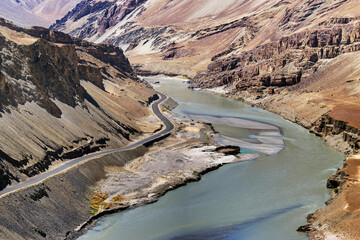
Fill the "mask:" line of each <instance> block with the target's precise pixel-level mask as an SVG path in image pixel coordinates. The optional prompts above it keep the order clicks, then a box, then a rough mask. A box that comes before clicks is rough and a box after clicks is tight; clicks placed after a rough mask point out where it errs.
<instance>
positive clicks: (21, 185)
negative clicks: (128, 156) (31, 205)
mask: <svg viewBox="0 0 360 240" xmlns="http://www.w3.org/2000/svg"><path fill="white" fill-rule="evenodd" d="M157 94H158V96H159V97H160V98H159V99H158V100H157V101H156V102H154V103H153V104H152V110H153V112H154V113H155V114H156V116H158V117H159V118H160V120H161V121H162V122H163V123H164V124H165V129H164V130H162V131H161V132H159V133H156V134H154V135H152V136H151V137H148V138H145V139H142V140H140V141H138V142H135V143H132V144H130V145H128V146H126V147H122V148H117V149H112V150H108V151H104V152H97V153H92V154H89V155H86V156H83V157H79V158H75V159H72V160H69V161H67V162H66V163H64V164H63V165H61V166H59V167H57V168H55V169H53V170H50V171H48V172H46V173H43V174H40V175H38V176H35V177H33V178H30V179H29V180H27V181H24V182H21V183H19V184H17V185H13V186H9V187H7V188H5V189H3V190H2V191H0V197H1V196H3V195H5V194H8V193H10V192H14V191H17V190H19V189H21V188H25V187H28V186H31V185H34V184H37V183H40V182H41V181H43V180H44V179H45V178H48V177H51V176H53V175H55V174H58V173H60V172H63V171H65V170H67V169H69V168H71V167H73V166H75V165H77V164H78V163H80V162H83V161H85V160H89V159H90V158H94V157H98V156H103V155H107V154H110V153H115V152H119V151H123V150H128V149H132V148H135V147H138V146H140V145H144V144H147V143H150V142H153V141H154V140H157V139H160V138H162V137H164V136H165V135H166V134H168V133H169V132H170V131H171V130H173V129H174V124H173V123H172V122H171V121H170V120H169V119H168V118H167V117H165V116H164V115H163V114H162V112H161V110H160V108H159V105H160V104H161V103H162V102H163V101H165V100H166V98H167V96H166V95H165V94H163V93H160V92H157Z"/></svg>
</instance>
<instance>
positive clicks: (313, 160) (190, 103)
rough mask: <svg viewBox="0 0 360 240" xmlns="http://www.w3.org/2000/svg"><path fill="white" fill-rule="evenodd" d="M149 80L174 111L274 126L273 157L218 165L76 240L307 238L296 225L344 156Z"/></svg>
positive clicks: (227, 130) (248, 110) (247, 112)
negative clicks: (277, 140)
mask: <svg viewBox="0 0 360 240" xmlns="http://www.w3.org/2000/svg"><path fill="white" fill-rule="evenodd" d="M149 81H150V82H154V81H159V82H160V84H157V85H158V86H159V87H158V88H157V90H159V91H162V92H164V93H166V94H167V95H169V96H171V97H172V98H173V99H175V100H176V101H177V102H178V103H179V106H178V107H177V108H176V109H175V110H174V112H176V113H179V114H181V115H183V116H185V117H189V115H188V114H207V115H216V116H231V117H242V118H247V119H253V120H257V121H261V122H265V123H270V124H273V125H276V126H278V127H280V128H281V130H282V132H283V139H284V142H285V148H284V149H283V150H282V151H281V152H280V153H278V154H275V155H269V156H264V157H260V158H257V159H255V160H252V161H246V162H239V163H235V164H230V165H225V166H223V167H221V168H220V169H218V170H216V171H214V172H211V173H208V174H206V175H205V176H203V177H202V180H201V181H200V182H197V183H191V184H188V185H187V186H185V187H182V188H179V189H177V190H174V191H171V192H169V193H167V194H166V195H165V196H163V197H161V198H160V199H159V201H158V202H156V203H154V204H150V205H146V206H142V207H138V208H135V209H132V210H128V211H124V212H122V213H118V214H114V215H111V216H108V217H105V218H103V219H101V220H100V221H99V222H98V223H97V225H96V226H95V227H94V228H92V229H90V230H89V231H88V232H87V233H86V234H85V235H83V236H82V237H80V238H79V239H81V240H84V239H86V240H92V239H106V240H111V239H114V240H115V239H124V240H145V239H146V240H152V239H154V240H163V239H164V240H165V239H186V240H189V239H191V240H193V239H212V240H213V239H246V240H295V239H307V236H306V235H305V234H303V233H298V232H296V229H297V228H298V227H299V226H301V225H304V224H306V216H307V215H308V214H309V213H311V212H313V211H315V210H316V209H318V208H321V207H323V206H324V202H325V201H326V200H328V199H329V198H330V195H329V191H328V190H327V189H326V179H327V178H328V177H329V176H330V175H331V174H333V173H334V172H335V170H336V168H337V167H338V166H340V165H341V163H342V161H343V160H344V155H342V154H340V153H338V152H336V151H335V150H333V149H331V148H329V147H327V146H325V145H324V143H323V142H322V140H321V139H320V138H318V137H316V136H314V135H313V134H310V133H309V132H308V130H306V129H304V128H302V127H300V126H298V125H296V124H294V123H291V122H289V121H287V120H284V119H283V118H281V117H280V116H277V115H275V114H272V113H269V112H267V111H264V110H261V109H258V108H253V107H249V106H248V105H245V104H243V103H240V102H236V101H231V100H227V99H225V98H223V97H220V96H216V95H213V94H210V93H207V92H204V91H194V90H190V89H188V88H187V85H186V84H185V83H183V81H180V80H171V79H149ZM215 130H217V131H219V132H220V133H222V134H223V135H226V136H229V137H234V138H251V135H252V134H256V132H252V130H249V129H240V128H235V127H229V126H226V125H215Z"/></svg>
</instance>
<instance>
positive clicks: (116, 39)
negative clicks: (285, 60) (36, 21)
mask: <svg viewBox="0 0 360 240" xmlns="http://www.w3.org/2000/svg"><path fill="white" fill-rule="evenodd" d="M357 8H358V6H357V4H356V2H355V1H326V2H324V1H318V0H317V1H315V0H311V1H305V0H296V1H292V2H288V1H280V0H266V1H265V0H262V1H236V0H226V1H215V0H212V1H205V0H204V1H198V0H197V1H195V0H185V1H169V0H147V1H145V0H121V1H120V0H118V1H96V0H84V1H82V2H81V3H80V4H79V5H78V6H77V7H76V8H75V9H73V10H72V11H71V12H69V13H68V14H67V15H66V16H65V17H64V18H63V19H61V20H59V21H57V23H56V24H54V25H52V28H53V29H56V30H60V31H64V32H66V33H69V34H70V35H73V36H76V37H80V38H83V39H87V40H90V41H93V42H109V43H112V44H114V45H115V46H119V47H122V48H123V49H124V50H125V53H126V55H127V56H128V57H129V58H130V61H131V62H132V63H133V64H135V65H138V68H139V69H141V70H145V71H150V72H165V73H172V74H183V75H188V76H190V77H193V76H195V75H196V73H197V72H198V71H202V70H206V67H207V65H208V64H210V63H211V59H214V58H216V59H217V58H219V57H224V56H227V55H231V54H237V53H238V52H239V51H240V52H241V51H244V50H250V49H253V48H255V47H256V46H258V45H261V44H263V43H266V42H271V41H276V40H279V39H280V38H282V37H284V36H288V35H291V34H293V33H294V32H302V31H304V30H306V29H313V28H316V26H318V25H319V24H321V23H323V22H325V21H327V20H329V19H331V18H334V19H336V18H337V17H338V15H339V13H344V14H343V15H344V16H345V17H346V16H349V17H350V18H351V17H353V16H355V17H356V16H357V15H356V14H357V13H356V9H357ZM184 9H186V10H184ZM340 18H341V17H340ZM335 21H336V20H335Z"/></svg>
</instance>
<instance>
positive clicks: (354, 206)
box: [207, 87, 360, 240]
mask: <svg viewBox="0 0 360 240" xmlns="http://www.w3.org/2000/svg"><path fill="white" fill-rule="evenodd" d="M207 91H208V92H210V93H213V94H218V95H221V96H224V97H228V98H231V99H233V100H238V101H242V102H245V103H247V104H250V105H252V106H256V107H259V108H262V109H264V110H267V111H270V112H273V113H275V114H278V115H280V116H282V117H283V118H285V119H287V120H289V121H291V122H294V123H296V124H299V125H301V126H302V127H304V128H306V129H308V130H309V131H310V132H311V133H313V134H316V135H317V136H319V137H321V138H322V139H323V141H324V142H325V144H326V145H328V146H330V147H332V148H334V149H336V150H338V151H340V152H342V153H344V154H345V155H347V159H346V160H345V162H344V164H343V166H340V168H339V169H338V171H337V173H336V174H334V175H333V176H330V177H329V179H328V181H327V182H328V183H327V187H328V188H331V189H334V190H333V191H332V192H331V199H330V200H328V201H327V202H326V207H324V208H322V209H319V210H318V211H316V212H315V213H313V214H310V215H309V216H308V218H307V219H308V222H309V224H308V225H306V226H303V227H300V228H299V230H300V231H304V232H307V233H308V234H309V237H310V239H314V240H318V239H329V238H331V239H344V240H345V239H346V240H347V239H360V232H359V231H358V223H360V214H359V213H358V210H360V202H359V201H358V200H357V199H358V198H357V197H356V196H357V195H359V194H360V188H359V187H358V186H357V182H358V181H359V180H360V177H358V175H356V173H357V172H358V164H357V163H355V162H357V161H358V160H357V159H358V155H357V153H358V151H359V146H360V144H359V140H358V139H359V138H360V132H359V128H358V127H357V125H356V124H355V122H354V118H355V117H356V116H352V115H354V114H352V115H349V114H350V113H349V112H347V110H344V111H343V112H342V114H341V115H339V114H338V113H339V111H340V110H339V109H336V108H335V110H336V111H333V110H334V106H333V105H336V104H335V102H330V103H331V104H329V103H324V101H321V100H320V99H321V98H323V97H324V96H320V95H319V94H318V93H316V92H296V91H289V90H288V89H286V88H273V89H271V91H270V90H269V91H267V93H264V92H265V91H261V93H259V92H256V91H255V90H254V89H249V90H246V91H241V92H234V91H233V90H232V89H231V88H226V87H216V88H212V89H207ZM339 101H340V100H339ZM345 109H346V108H345ZM353 111H355V109H353ZM342 119H347V120H348V121H344V120H342ZM349 172H350V173H353V174H350V177H349V176H347V175H348V174H349ZM354 173H355V177H354ZM359 176H360V174H359ZM334 179H335V180H334ZM349 206H351V207H349Z"/></svg>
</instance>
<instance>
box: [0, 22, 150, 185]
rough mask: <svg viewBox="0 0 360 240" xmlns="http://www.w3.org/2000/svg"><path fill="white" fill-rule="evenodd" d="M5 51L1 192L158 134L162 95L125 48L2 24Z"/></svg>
mask: <svg viewBox="0 0 360 240" xmlns="http://www.w3.org/2000/svg"><path fill="white" fill-rule="evenodd" d="M40 36H41V37H40ZM0 48H1V52H0V59H1V61H0V138H1V139H2V141H1V142H0V189H3V188H5V187H6V186H7V185H9V184H11V183H14V182H17V181H22V180H25V179H27V178H29V177H31V176H34V175H36V174H39V173H41V172H43V171H46V170H47V169H49V168H50V167H52V166H53V165H54V164H60V163H61V162H62V161H64V160H66V159H70V158H74V157H78V156H81V155H83V154H86V153H90V152H93V151H97V150H99V149H103V148H118V147H120V146H124V145H125V144H127V143H128V142H129V141H130V140H132V139H133V138H134V137H136V136H138V135H140V134H141V133H144V132H152V131H153V130H154V129H153V128H154V127H151V126H150V125H151V124H149V121H148V120H146V119H145V117H149V116H152V113H151V112H150V110H149V109H148V108H147V106H148V104H149V102H150V101H152V100H153V96H154V95H155V92H154V90H153V89H152V88H151V87H149V86H148V85H146V84H145V83H143V82H141V81H140V80H139V79H138V78H137V77H136V76H135V75H134V73H133V70H132V68H131V66H130V64H129V62H128V60H127V59H126V58H125V57H124V55H123V53H122V50H121V49H119V48H116V47H113V46H110V45H107V44H100V45H95V44H91V43H88V42H85V41H82V40H78V39H73V38H71V37H70V36H68V35H65V34H63V33H59V32H54V31H50V30H47V29H43V28H29V29H22V28H19V27H17V26H15V25H12V24H11V23H10V22H7V21H6V20H3V19H1V20H0ZM152 125H153V124H152ZM148 126H150V127H148ZM153 126H154V125H153ZM155 128H156V126H155Z"/></svg>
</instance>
